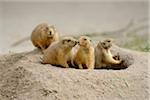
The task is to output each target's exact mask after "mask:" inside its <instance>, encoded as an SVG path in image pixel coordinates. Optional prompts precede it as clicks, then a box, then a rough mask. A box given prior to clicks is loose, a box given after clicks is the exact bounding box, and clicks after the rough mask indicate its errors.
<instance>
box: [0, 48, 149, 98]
mask: <svg viewBox="0 0 150 100" xmlns="http://www.w3.org/2000/svg"><path fill="white" fill-rule="evenodd" d="M115 49H116V48H115ZM117 50H118V51H117V52H119V53H120V54H121V55H122V56H121V57H125V58H124V59H127V63H128V64H129V65H130V66H129V67H128V68H127V69H122V70H106V69H101V70H98V69H97V70H79V69H74V68H67V69H65V68H59V67H55V66H51V65H42V64H40V58H39V57H40V56H41V54H40V53H39V52H38V51H36V50H35V51H31V52H25V53H19V54H8V55H1V56H0V100H148V95H149V91H148V90H149V87H148V79H149V74H148V53H140V52H135V51H130V50H126V49H122V48H117ZM112 51H113V50H112ZM128 57H129V59H128ZM130 58H133V59H132V60H131V59H130ZM130 61H131V62H130Z"/></svg>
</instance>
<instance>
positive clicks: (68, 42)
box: [61, 37, 78, 48]
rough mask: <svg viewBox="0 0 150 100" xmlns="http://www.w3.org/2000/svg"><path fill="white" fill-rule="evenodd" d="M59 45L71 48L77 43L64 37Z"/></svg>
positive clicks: (70, 38)
mask: <svg viewBox="0 0 150 100" xmlns="http://www.w3.org/2000/svg"><path fill="white" fill-rule="evenodd" d="M61 43H62V44H63V46H64V47H70V48H72V47H74V46H75V45H76V44H77V43H78V41H77V40H76V39H74V38H73V37H64V38H63V39H62V40H61Z"/></svg>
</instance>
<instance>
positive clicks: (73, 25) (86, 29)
mask: <svg viewBox="0 0 150 100" xmlns="http://www.w3.org/2000/svg"><path fill="white" fill-rule="evenodd" d="M148 19H149V15H148V0H143V1H129V0H128V1H123V2H121V0H120V2H118V1H111V2H105V1H100V2H98V1H96V2H94V1H93V2H92V1H91V2H85V1H84V2H79V1H78V2H69V1H66V2H61V1H57V2H54V1H53V2H47V1H43V2H31V1H30V2H19V1H13V2H12V1H8V0H7V1H0V53H8V52H23V51H30V50H33V49H34V46H33V45H32V43H31V41H30V40H26V41H25V42H22V43H20V44H18V45H16V46H12V44H14V43H16V42H17V41H20V40H22V39H24V38H26V37H29V36H30V35H31V32H32V31H33V29H34V28H35V27H36V25H37V24H39V23H41V22H48V23H49V25H54V26H55V27H56V29H57V30H58V32H59V33H60V35H61V36H66V35H67V36H80V35H87V36H90V37H91V38H92V40H93V42H94V43H97V42H98V41H99V40H101V39H104V38H107V37H109V38H114V39H115V43H116V44H117V45H119V46H120V47H123V48H129V49H133V50H137V51H144V52H148V51H149V50H150V42H149V38H148V37H149V31H148V28H149V27H148V21H149V20H148Z"/></svg>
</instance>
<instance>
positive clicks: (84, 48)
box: [73, 36, 95, 69]
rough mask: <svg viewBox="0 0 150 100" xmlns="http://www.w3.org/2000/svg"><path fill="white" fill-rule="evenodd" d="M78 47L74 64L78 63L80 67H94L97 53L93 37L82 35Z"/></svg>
mask: <svg viewBox="0 0 150 100" xmlns="http://www.w3.org/2000/svg"><path fill="white" fill-rule="evenodd" d="M76 49H77V51H76V53H75V54H74V56H73V63H74V65H77V66H78V67H79V69H83V68H87V69H94V63H95V55H94V47H93V46H92V43H91V39H90V38H89V37H86V36H81V37H80V38H79V44H78V45H77V47H76Z"/></svg>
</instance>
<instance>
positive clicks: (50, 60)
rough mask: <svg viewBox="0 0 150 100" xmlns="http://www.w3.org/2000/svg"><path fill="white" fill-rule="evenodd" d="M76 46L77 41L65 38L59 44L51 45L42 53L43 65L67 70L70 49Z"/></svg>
mask: <svg viewBox="0 0 150 100" xmlns="http://www.w3.org/2000/svg"><path fill="white" fill-rule="evenodd" d="M76 44H77V40H75V39H74V38H72V37H65V38H63V39H62V40H61V41H59V42H55V43H53V44H52V45H51V46H49V47H48V48H47V49H46V50H45V51H44V56H43V59H42V63H43V64H52V65H60V66H62V67H65V68H68V67H69V66H68V64H67V62H68V60H70V53H71V49H72V48H73V47H74V46H75V45H76Z"/></svg>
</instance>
